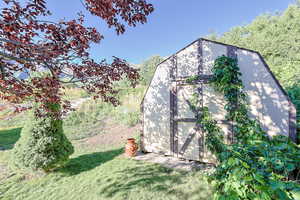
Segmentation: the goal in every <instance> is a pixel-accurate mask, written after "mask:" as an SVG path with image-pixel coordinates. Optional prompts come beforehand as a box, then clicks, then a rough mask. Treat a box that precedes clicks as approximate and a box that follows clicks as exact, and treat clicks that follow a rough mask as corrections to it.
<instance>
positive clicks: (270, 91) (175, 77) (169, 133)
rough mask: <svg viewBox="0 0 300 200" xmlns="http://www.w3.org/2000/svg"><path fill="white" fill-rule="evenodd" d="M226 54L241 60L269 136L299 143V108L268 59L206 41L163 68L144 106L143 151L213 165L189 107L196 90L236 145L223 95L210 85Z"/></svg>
mask: <svg viewBox="0 0 300 200" xmlns="http://www.w3.org/2000/svg"><path fill="white" fill-rule="evenodd" d="M222 55H226V56H229V57H233V58H236V59H237V60H238V66H239V68H240V71H241V73H242V76H241V78H242V81H243V84H244V86H245V91H246V93H247V94H248V96H249V100H248V101H249V108H250V111H249V115H250V116H251V117H252V118H255V119H257V120H258V121H259V122H260V124H261V127H262V128H263V129H264V130H265V131H266V132H267V134H268V135H270V136H273V135H277V134H282V135H286V136H289V137H291V138H292V139H293V140H295V139H296V109H295V106H294V105H293V104H292V103H291V101H290V99H289V97H288V96H287V94H286V92H285V91H284V90H283V88H282V86H281V85H280V83H279V82H278V81H277V79H276V78H275V76H274V75H273V74H272V72H271V71H270V69H269V67H268V65H267V64H266V63H265V61H264V59H263V58H262V56H261V55H260V54H259V53H258V52H256V51H252V50H249V49H244V48H240V47H236V46H232V45H227V44H223V43H219V42H215V41H210V40H207V39H203V38H201V39H198V40H196V41H194V42H192V43H191V44H189V45H188V46H187V47H185V48H183V49H181V50H180V51H178V52H177V53H175V54H174V55H172V56H170V57H169V58H167V59H166V60H164V61H163V62H162V63H160V64H159V65H158V66H157V68H156V71H155V74H154V76H153V79H152V81H151V83H150V85H149V87H148V89H147V91H146V93H145V96H144V98H143V101H142V103H141V111H142V120H143V125H142V126H143V127H142V133H141V147H142V150H143V151H145V152H154V153H159V154H164V155H172V156H176V157H181V158H184V159H187V160H197V161H201V162H213V161H212V160H213V158H212V157H213V156H212V155H211V154H210V152H209V151H208V150H207V149H206V147H205V144H204V141H205V140H204V139H205V133H201V132H199V131H196V130H197V129H195V121H196V118H195V114H194V113H193V112H192V111H191V110H190V107H189V106H188V104H187V103H186V100H187V99H188V98H189V97H190V95H191V94H193V93H195V92H198V93H199V95H200V98H201V100H202V104H203V106H207V107H208V108H209V110H210V112H211V113H212V115H213V117H214V119H216V120H217V121H218V123H219V125H220V127H221V128H222V130H223V132H224V134H225V138H226V139H227V142H232V141H233V139H234V132H233V129H232V122H231V121H226V120H225V113H226V112H225V110H224V108H223V107H224V104H225V101H224V99H223V96H222V95H220V94H218V93H216V92H214V90H213V88H212V87H210V86H209V85H208V84H207V80H208V78H209V77H210V76H211V75H212V74H211V68H212V66H213V63H214V60H215V59H216V58H218V57H219V56H222ZM195 75H198V76H200V77H202V78H201V79H202V80H201V81H200V82H198V83H197V84H196V87H194V86H195V85H194V86H193V85H189V84H187V83H186V81H184V80H186V78H188V77H191V76H195ZM195 88H196V89H195Z"/></svg>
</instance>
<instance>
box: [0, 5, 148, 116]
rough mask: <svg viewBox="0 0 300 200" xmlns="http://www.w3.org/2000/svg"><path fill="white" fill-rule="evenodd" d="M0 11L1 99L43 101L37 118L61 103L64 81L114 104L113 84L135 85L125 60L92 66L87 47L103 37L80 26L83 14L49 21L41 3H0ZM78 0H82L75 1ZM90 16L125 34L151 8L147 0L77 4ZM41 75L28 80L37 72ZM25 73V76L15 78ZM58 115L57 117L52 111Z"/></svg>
mask: <svg viewBox="0 0 300 200" xmlns="http://www.w3.org/2000/svg"><path fill="white" fill-rule="evenodd" d="M2 1H3V2H4V4H5V7H4V8H2V9H1V11H0V98H1V99H4V100H8V101H11V102H22V101H24V100H26V99H31V100H33V101H35V102H37V103H41V105H42V106H41V108H40V111H43V112H38V114H39V115H42V113H45V111H46V112H51V110H49V109H48V107H47V106H46V105H49V103H51V104H52V103H54V104H60V105H62V108H63V111H67V110H68V109H70V104H69V102H67V101H62V98H61V97H62V95H63V94H62V92H61V91H62V90H61V89H62V88H63V87H64V84H65V83H80V84H78V85H80V87H82V88H83V89H85V90H86V91H88V92H90V93H93V94H94V97H95V98H102V99H103V100H104V101H106V102H111V103H113V104H117V103H118V102H117V100H116V99H115V98H114V97H113V96H112V94H114V93H116V92H117V91H115V90H114V88H113V83H114V82H115V81H118V80H120V79H121V78H122V77H124V76H126V77H127V78H128V79H129V80H130V81H131V83H132V84H133V85H134V84H135V83H136V81H137V79H138V73H137V70H136V69H133V68H131V67H130V66H129V65H128V64H127V63H126V62H125V61H124V60H122V59H120V58H116V57H114V59H113V61H112V63H107V62H106V61H105V60H103V61H101V62H96V61H95V60H93V59H92V58H91V57H90V55H89V52H88V50H89V48H90V45H91V43H99V42H100V41H101V40H102V39H103V36H102V35H101V34H100V33H99V32H98V31H97V30H96V28H94V27H86V26H85V25H84V16H83V15H82V14H78V18H77V19H74V20H70V21H65V20H60V21H47V20H45V19H47V16H50V15H51V12H50V11H49V10H48V9H47V4H46V1H45V0H28V1H27V2H26V3H25V2H22V3H20V2H19V1H18V0H2ZM78 1H80V0H78ZM81 2H82V5H83V6H84V7H85V8H86V9H87V10H88V11H89V12H90V13H91V14H92V15H95V16H97V17H99V18H100V19H102V20H104V21H105V22H106V23H107V24H108V26H109V27H110V28H114V29H115V30H116V32H117V34H123V33H124V31H125V25H128V26H136V25H137V24H138V23H142V24H143V23H145V22H146V21H147V16H148V15H149V14H150V13H151V12H152V11H153V6H152V5H151V4H149V3H147V2H146V1H145V0H81ZM38 71H43V72H47V73H46V74H47V75H45V76H42V77H38V76H32V74H34V73H35V72H38ZM20 73H26V74H27V75H26V77H27V78H18V76H17V74H20ZM56 114H58V115H60V114H61V113H56Z"/></svg>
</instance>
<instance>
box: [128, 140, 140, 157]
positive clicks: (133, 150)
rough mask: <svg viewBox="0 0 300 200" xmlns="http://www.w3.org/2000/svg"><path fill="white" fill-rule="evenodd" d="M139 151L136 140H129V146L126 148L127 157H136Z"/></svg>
mask: <svg viewBox="0 0 300 200" xmlns="http://www.w3.org/2000/svg"><path fill="white" fill-rule="evenodd" d="M137 150H138V145H137V143H135V139H134V138H128V139H127V144H126V146H125V155H126V156H128V157H134V156H135V155H136V152H137Z"/></svg>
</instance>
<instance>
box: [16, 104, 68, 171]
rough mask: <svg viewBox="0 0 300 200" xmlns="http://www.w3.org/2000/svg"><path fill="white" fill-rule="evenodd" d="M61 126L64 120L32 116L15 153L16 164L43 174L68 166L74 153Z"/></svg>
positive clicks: (54, 107)
mask: <svg viewBox="0 0 300 200" xmlns="http://www.w3.org/2000/svg"><path fill="white" fill-rule="evenodd" d="M50 107H51V108H52V109H59V108H58V107H57V106H50ZM62 125H63V124H62V120H60V119H56V118H54V117H53V116H51V115H50V114H48V115H47V116H45V117H39V118H37V117H35V115H34V114H33V112H32V113H31V115H30V117H29V119H28V121H27V123H26V125H25V126H24V128H23V129H22V132H21V138H20V140H19V141H18V142H17V143H16V145H15V147H14V149H13V160H12V162H13V164H14V165H15V166H16V167H18V168H29V169H33V170H35V169H42V170H44V171H49V170H52V169H54V168H57V167H60V166H62V165H63V164H65V163H66V161H68V158H69V156H70V155H71V154H72V153H73V152H74V149H73V146H72V144H71V143H70V142H69V141H68V139H67V138H66V136H65V135H64V133H63V126H62Z"/></svg>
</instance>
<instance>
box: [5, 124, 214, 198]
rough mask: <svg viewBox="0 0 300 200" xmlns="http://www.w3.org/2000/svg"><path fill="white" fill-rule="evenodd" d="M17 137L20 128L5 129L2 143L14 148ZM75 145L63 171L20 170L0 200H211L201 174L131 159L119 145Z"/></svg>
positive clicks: (6, 186)
mask: <svg viewBox="0 0 300 200" xmlns="http://www.w3.org/2000/svg"><path fill="white" fill-rule="evenodd" d="M10 134H11V135H10ZM4 137H7V138H8V139H6V140H2V139H3V138H4ZM18 137H19V129H10V130H2V131H1V132H0V140H1V143H0V145H5V146H7V147H8V149H10V148H11V147H12V144H13V143H14V142H15V141H16V140H17V139H18ZM73 143H74V145H75V149H76V152H75V153H74V154H73V156H72V158H71V160H70V162H69V163H68V164H67V166H65V167H64V168H62V169H59V170H57V171H55V172H52V173H50V174H48V175H42V174H41V173H38V175H37V174H36V173H35V174H31V173H21V172H18V173H16V174H15V175H13V176H11V177H10V178H6V179H4V180H0V199H3V200H39V199H41V200H77V199H78V200H81V199H82V200H102V199H103V200H105V199H126V200H127V199H134V200H142V199H151V200H159V199H162V200H167V199H182V200H185V199H211V193H212V192H211V191H212V190H211V188H210V187H209V185H208V184H207V182H206V180H205V178H203V176H202V175H201V174H200V172H183V171H175V170H171V169H167V168H165V167H162V166H160V165H158V164H150V163H145V162H142V161H136V160H132V159H128V158H126V157H124V156H123V149H122V148H120V146H115V147H111V148H108V149H102V148H101V147H100V146H99V147H93V148H90V147H88V146H85V145H83V144H80V143H79V142H78V141H73ZM9 153H10V150H6V151H0V166H1V165H5V164H7V160H8V158H9ZM11 173H12V172H11Z"/></svg>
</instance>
